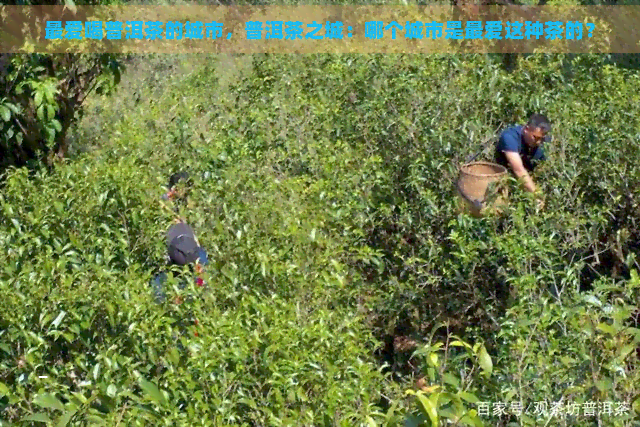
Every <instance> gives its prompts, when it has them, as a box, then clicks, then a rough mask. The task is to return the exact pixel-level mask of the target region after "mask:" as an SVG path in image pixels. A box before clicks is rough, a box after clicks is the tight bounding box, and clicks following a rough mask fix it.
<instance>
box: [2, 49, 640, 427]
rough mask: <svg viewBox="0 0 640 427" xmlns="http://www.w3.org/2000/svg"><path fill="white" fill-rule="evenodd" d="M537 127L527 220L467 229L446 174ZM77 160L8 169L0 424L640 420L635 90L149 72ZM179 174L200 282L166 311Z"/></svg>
mask: <svg viewBox="0 0 640 427" xmlns="http://www.w3.org/2000/svg"><path fill="white" fill-rule="evenodd" d="M41 102H42V99H41ZM534 112H540V113H544V114H546V115H548V117H549V118H550V119H551V120H552V121H553V123H554V129H553V131H552V134H553V141H552V143H551V144H549V146H548V147H547V157H548V159H549V160H548V161H547V162H546V163H545V165H544V166H543V167H542V169H541V170H536V175H535V179H536V183H537V184H538V185H539V186H540V187H541V189H542V191H543V193H544V194H545V202H546V205H545V207H544V209H538V208H537V207H536V203H535V201H534V200H533V199H532V198H530V197H529V196H528V195H527V194H528V193H525V192H524V191H523V190H522V189H521V188H520V187H519V184H518V183H517V182H515V180H511V181H510V183H509V185H510V189H509V192H510V204H509V206H508V207H507V208H506V210H505V213H504V215H502V216H491V215H489V216H486V217H484V218H480V219H475V218H471V217H470V216H468V215H465V214H462V213H460V211H459V206H458V199H457V198H456V195H455V192H454V187H453V184H454V183H455V180H456V178H457V174H458V168H459V166H460V165H461V164H462V163H464V161H465V158H466V157H467V156H468V155H470V154H474V153H475V152H476V151H478V150H479V149H480V148H481V147H480V142H481V141H482V140H483V139H485V138H486V137H488V136H491V135H492V134H493V133H494V132H495V130H496V128H499V127H502V128H504V127H505V126H507V125H509V124H513V123H523V122H525V121H526V119H527V118H528V117H529V115H530V114H531V113H534ZM68 139H69V141H70V142H69V144H70V145H69V152H68V153H67V154H68V155H66V156H65V158H64V159H63V160H59V161H55V162H53V163H52V164H51V165H50V166H49V167H47V166H46V165H44V164H42V166H40V165H39V164H37V163H36V164H31V163H30V164H29V165H26V166H21V167H17V168H15V167H10V168H7V169H6V170H5V172H4V173H5V175H4V179H3V182H2V188H1V189H0V216H1V218H0V243H1V247H2V248H3V250H2V251H0V419H1V420H2V422H1V423H0V425H2V426H9V425H14V426H32V425H33V426H40V425H42V426H44V425H51V426H88V425H105V426H389V427H391V426H422V425H424V426H445V425H446V426H476V427H477V426H501V427H504V426H527V427H528V426H531V427H533V426H576V427H588V426H594V427H595V426H611V427H623V426H624V427H630V426H638V425H640V422H639V421H638V420H639V419H640V398H639V396H640V369H639V366H640V350H638V349H639V348H640V329H638V325H637V323H636V322H637V321H639V320H640V319H637V317H635V315H634V313H636V311H637V310H638V305H639V301H640V277H639V276H638V267H639V265H638V261H639V260H638V259H637V258H636V254H637V253H638V249H639V248H640V229H639V228H638V227H639V224H640V205H639V203H640V199H639V197H638V196H640V168H639V167H638V164H639V163H640V151H639V150H638V147H639V144H640V71H638V70H637V69H635V68H633V67H624V66H622V65H620V64H619V63H616V62H614V61H613V60H611V59H610V58H608V57H605V56H604V55H578V56H571V55H542V54H536V55H528V56H527V55H521V56H518V57H517V58H516V62H515V68H514V69H512V70H505V68H504V67H503V63H502V60H501V57H500V55H457V56H455V55H432V56H423V55H420V56H419V55H297V56H296V55H254V56H234V57H214V56H204V55H200V56H140V57H137V58H133V59H132V60H130V61H129V62H128V65H127V70H126V72H125V73H124V74H123V75H122V80H121V81H120V83H119V85H118V86H117V91H116V92H115V93H113V94H108V95H104V96H102V95H99V94H93V95H92V96H90V97H89V99H88V100H87V103H86V105H85V115H84V117H83V119H82V120H81V121H80V122H79V124H78V125H77V126H76V127H74V128H73V129H72V131H70V134H69V135H68ZM485 158H487V157H485ZM183 169H184V170H188V171H189V172H190V173H191V175H192V176H193V179H194V187H193V191H192V193H191V195H190V200H189V204H188V205H187V206H184V207H182V208H181V210H180V215H181V216H182V217H183V218H185V219H186V220H187V221H188V222H189V223H190V224H191V225H192V226H193V227H194V229H195V230H196V232H197V234H198V238H199V239H200V243H201V244H202V245H203V246H204V247H205V248H206V250H207V251H208V254H209V260H210V263H209V265H208V266H207V268H206V271H205V282H206V287H205V288H200V287H197V286H195V285H194V284H192V283H190V284H189V285H188V286H187V288H185V289H180V288H179V287H178V286H177V283H176V282H175V280H171V281H170V282H171V283H170V285H171V286H169V287H168V293H169V294H170V295H169V296H170V297H169V298H167V300H166V301H165V302H163V303H158V302H156V300H155V299H154V295H153V291H152V288H151V286H150V281H151V280H152V278H153V277H154V274H155V273H156V272H157V270H158V269H159V268H161V267H162V266H163V264H164V255H165V250H166V247H165V236H164V233H165V231H166V229H167V228H168V227H169V226H170V225H171V223H172V221H173V219H174V217H173V214H172V212H171V209H166V208H163V206H162V204H161V200H160V197H161V195H162V194H163V192H164V191H166V189H165V188H164V186H165V184H166V181H167V178H168V176H169V175H170V174H172V173H174V172H177V171H178V170H183ZM176 296H182V297H183V298H184V299H185V302H184V303H182V304H175V303H174V297H176ZM187 296H191V297H192V298H191V299H189V298H186V297H187ZM634 317H635V319H634ZM543 402H544V404H543ZM545 405H546V406H545ZM500 409H503V411H500Z"/></svg>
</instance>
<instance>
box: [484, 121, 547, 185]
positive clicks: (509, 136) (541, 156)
mask: <svg viewBox="0 0 640 427" xmlns="http://www.w3.org/2000/svg"><path fill="white" fill-rule="evenodd" d="M550 130H551V122H550V121H549V119H548V118H547V117H546V116H544V115H542V114H533V115H532V116H531V117H530V118H529V121H528V122H527V124H526V125H524V126H523V125H517V126H513V127H510V128H508V129H506V130H505V131H504V132H502V134H501V135H500V139H499V140H498V143H497V144H496V151H495V161H496V163H498V164H500V165H502V166H504V167H505V168H507V169H509V170H511V172H512V173H513V174H514V175H515V176H516V177H517V178H519V179H521V180H522V181H524V187H525V189H526V190H527V191H529V192H531V193H536V192H537V188H536V185H535V184H534V182H533V179H532V178H531V175H530V174H531V173H533V171H534V170H535V168H536V167H537V166H538V165H539V164H540V162H542V161H544V160H546V156H545V153H544V142H548V141H549V140H550V138H549V136H548V133H549V131H550Z"/></svg>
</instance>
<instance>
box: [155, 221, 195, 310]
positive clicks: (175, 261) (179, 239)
mask: <svg viewBox="0 0 640 427" xmlns="http://www.w3.org/2000/svg"><path fill="white" fill-rule="evenodd" d="M167 255H168V258H169V263H168V264H169V266H172V265H177V266H185V265H188V266H189V267H190V270H191V273H192V274H194V275H195V276H197V277H195V282H196V284H197V285H198V286H204V281H203V280H202V278H201V277H199V272H200V269H201V268H202V267H204V266H206V265H207V264H208V259H207V253H206V251H205V250H204V248H202V247H201V246H200V243H199V242H198V239H197V238H196V236H195V233H194V232H193V229H192V228H191V227H190V226H189V225H187V224H186V223H184V222H179V223H177V224H174V225H172V226H171V227H170V228H169V230H168V231H167ZM183 279H184V278H183ZM166 280H167V274H166V272H164V271H163V272H161V273H159V274H158V275H157V276H156V277H155V278H154V279H153V283H152V285H153V288H154V293H155V296H156V301H158V302H162V301H164V300H165V299H166V294H165V293H164V289H163V287H164V283H165V282H166ZM179 287H180V289H184V288H185V287H186V281H185V280H183V281H182V283H181V284H180V286H179Z"/></svg>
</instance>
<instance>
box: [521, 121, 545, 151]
mask: <svg viewBox="0 0 640 427" xmlns="http://www.w3.org/2000/svg"><path fill="white" fill-rule="evenodd" d="M550 130H551V122H550V121H549V119H547V117H546V116H544V115H542V114H533V115H532V116H531V117H530V118H529V122H528V123H527V124H526V126H525V127H524V131H523V132H522V133H523V135H524V140H525V142H526V143H527V145H528V146H529V147H538V146H540V144H542V142H543V141H544V140H545V138H546V137H547V134H548V133H549V131H550Z"/></svg>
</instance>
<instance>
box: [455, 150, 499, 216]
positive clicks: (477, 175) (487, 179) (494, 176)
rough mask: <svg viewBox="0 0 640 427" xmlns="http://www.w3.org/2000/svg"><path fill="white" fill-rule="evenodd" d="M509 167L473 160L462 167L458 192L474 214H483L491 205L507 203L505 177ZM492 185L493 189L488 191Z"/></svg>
mask: <svg viewBox="0 0 640 427" xmlns="http://www.w3.org/2000/svg"><path fill="white" fill-rule="evenodd" d="M506 178H507V169H506V168H504V167H503V166H500V165H498V164H495V163H489V162H473V163H467V164H465V165H462V166H461V167H460V174H459V176H458V185H457V187H458V193H459V194H460V196H462V199H463V200H464V201H465V202H466V203H465V204H466V205H467V208H469V209H471V213H472V215H474V216H482V214H483V211H484V210H485V209H486V208H489V207H498V206H501V205H502V206H503V205H505V204H506V201H507V196H508V192H507V187H506V185H504V184H505V179H506ZM489 187H492V191H491V192H490V194H489V192H488V191H487V190H488V188H489Z"/></svg>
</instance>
